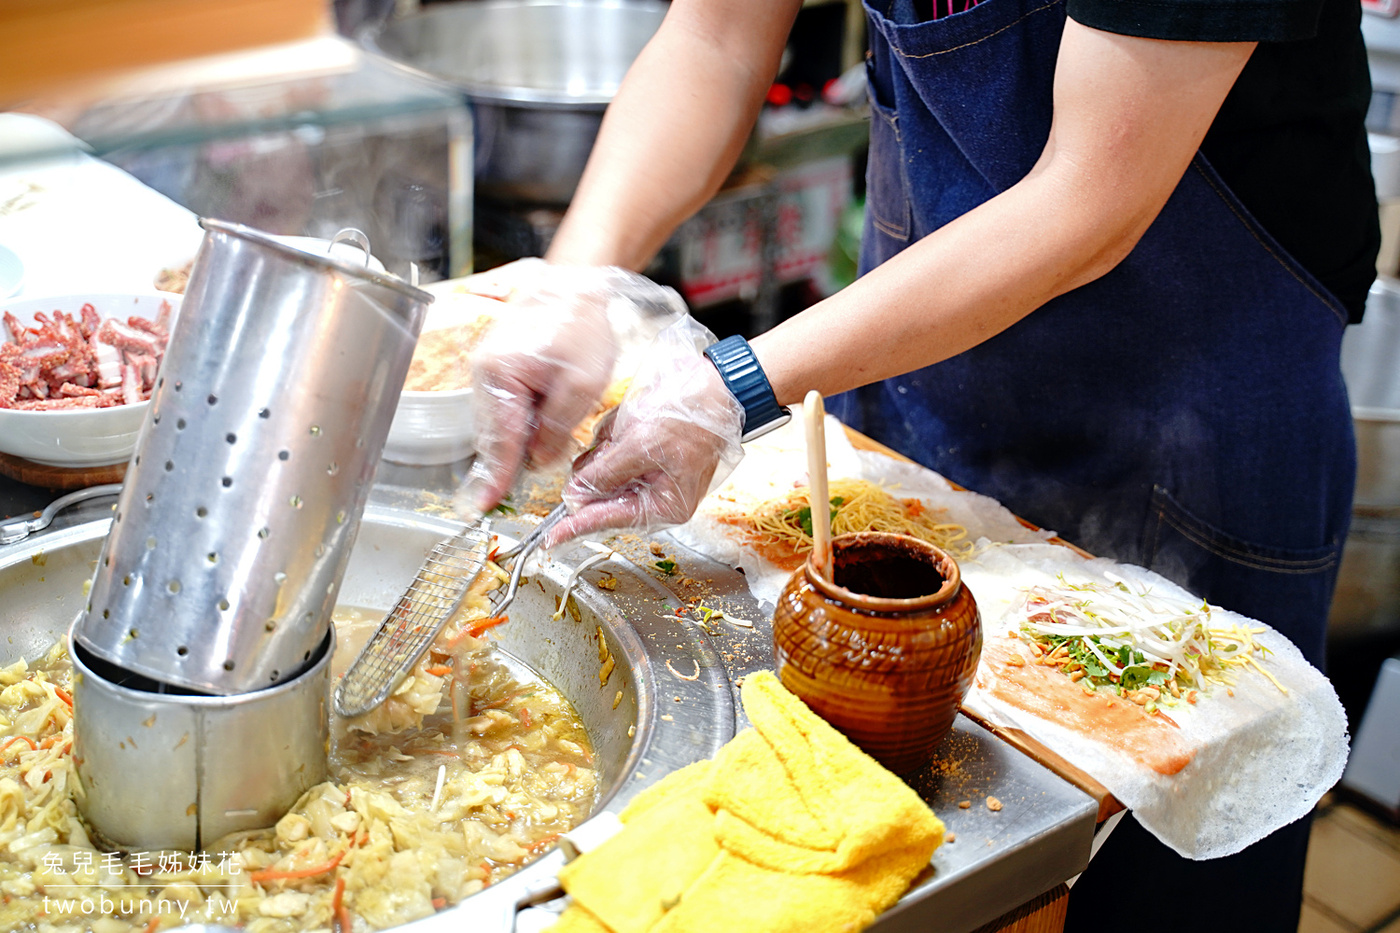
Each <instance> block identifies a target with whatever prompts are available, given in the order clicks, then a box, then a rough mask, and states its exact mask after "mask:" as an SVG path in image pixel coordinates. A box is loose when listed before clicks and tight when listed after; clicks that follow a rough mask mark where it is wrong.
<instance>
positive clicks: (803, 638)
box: [773, 532, 982, 774]
mask: <svg viewBox="0 0 1400 933" xmlns="http://www.w3.org/2000/svg"><path fill="white" fill-rule="evenodd" d="M832 550H833V552H834V557H835V560H834V569H835V573H834V574H833V576H834V577H835V579H834V580H828V579H825V578H823V577H822V575H821V574H820V573H819V572H818V571H817V569H816V568H815V567H814V566H813V565H812V562H811V561H810V560H808V561H807V563H806V565H805V566H803V567H802V568H801V569H800V570H798V571H797V572H796V573H794V574H793V576H792V579H790V580H789V581H788V584H787V586H786V587H784V589H783V593H782V595H781V596H780V597H779V598H778V608H777V611H776V613H775V614H774V616H773V654H774V658H775V661H776V667H777V674H778V677H779V679H780V680H781V681H782V682H783V686H785V687H786V688H787V689H788V690H791V691H792V692H793V693H794V694H796V695H797V696H798V697H800V698H801V699H802V700H803V702H805V703H806V704H807V705H808V706H809V707H811V709H812V710H813V711H814V712H815V713H817V715H819V716H821V717H822V718H823V719H825V720H826V721H827V722H829V723H831V724H832V725H833V726H835V727H836V728H837V729H839V730H840V731H841V732H843V733H844V734H845V735H846V737H847V738H849V739H850V740H851V741H852V742H854V743H855V744H856V745H858V746H860V747H861V748H862V749H864V750H865V751H866V752H867V753H868V754H869V755H870V756H871V757H872V758H874V759H875V760H877V761H879V762H880V763H881V764H883V765H884V766H885V767H887V768H889V769H890V770H891V771H893V772H894V773H896V774H908V773H910V772H913V771H916V770H918V768H919V767H921V766H922V765H924V764H925V763H927V762H928V761H929V760H930V759H931V758H932V757H933V752H934V749H936V748H937V747H938V744H939V743H940V742H942V741H943V739H944V738H945V737H946V736H947V735H948V733H949V732H950V731H951V730H952V728H953V718H954V717H955V716H956V715H957V712H958V707H959V706H960V705H961V703H962V701H963V698H964V697H965V696H967V691H968V689H969V688H970V687H971V686H972V676H973V674H974V673H975V672H976V670H977V660H978V658H979V656H980V655H981V653H982V618H981V615H980V614H979V613H978V611H977V602H976V601H975V600H974V599H973V597H972V593H971V592H969V591H968V589H967V587H965V586H963V585H962V575H961V574H960V573H959V571H958V565H957V563H956V562H955V561H954V560H953V558H952V557H950V556H949V555H948V554H947V553H946V552H944V551H943V550H941V549H940V548H937V547H935V546H933V545H932V544H929V543H928V542H926V541H922V540H920V539H918V538H912V537H909V536H907V535H897V534H884V533H880V532H861V533H857V534H847V535H838V536H837V537H836V538H834V539H833V540H832Z"/></svg>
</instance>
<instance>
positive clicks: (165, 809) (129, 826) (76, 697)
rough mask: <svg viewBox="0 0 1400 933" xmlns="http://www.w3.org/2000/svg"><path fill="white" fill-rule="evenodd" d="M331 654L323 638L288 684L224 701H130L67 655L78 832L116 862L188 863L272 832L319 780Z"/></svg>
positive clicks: (128, 694)
mask: <svg viewBox="0 0 1400 933" xmlns="http://www.w3.org/2000/svg"><path fill="white" fill-rule="evenodd" d="M334 650H335V644H334V633H331V634H329V635H328V636H327V638H326V641H325V643H324V644H322V645H321V646H319V647H318V649H317V651H316V654H315V655H313V658H312V665H311V667H310V668H309V669H307V670H305V671H303V672H302V673H301V674H299V675H298V676H297V677H295V678H294V679H292V680H290V681H288V682H286V683H281V684H278V685H277V686H275V687H270V688H268V689H266V690H257V691H254V692H252V693H243V694H239V695H238V696H229V697H222V696H215V697H211V696H187V695H178V694H169V693H152V692H150V691H148V690H141V689H132V688H131V687H128V686H124V685H122V684H121V683H119V682H117V681H116V680H112V679H108V678H109V677H116V678H120V677H121V676H122V675H121V672H119V671H113V670H112V669H110V668H106V667H104V665H102V664H101V663H99V662H97V661H95V660H94V659H92V658H91V657H89V656H86V655H85V654H84V652H83V651H82V649H81V648H78V649H76V650H74V651H73V652H72V657H73V669H74V674H75V676H74V678H73V716H74V718H73V762H74V767H75V769H76V771H77V776H78V786H77V789H76V790H75V798H76V801H77V803H78V806H79V808H80V809H81V810H82V813H83V817H84V819H86V820H87V824H88V826H89V828H90V829H92V830H93V832H95V833H96V834H97V836H98V837H100V839H101V841H102V842H103V843H104V844H105V845H106V846H108V847H111V848H116V849H122V850H124V851H128V852H137V851H146V852H154V851H158V850H172V849H175V850H183V851H186V852H193V851H196V850H198V849H201V848H208V847H209V846H212V845H213V844H214V843H215V842H216V841H217V840H218V839H219V838H220V837H222V836H225V835H227V834H229V833H232V832H238V831H241V830H247V829H260V828H262V827H264V826H271V825H272V824H273V823H275V822H277V820H278V819H279V818H281V816H282V814H284V813H286V812H287V810H289V809H291V807H292V805H293V804H295V803H296V802H297V799H298V798H299V797H300V796H301V795H302V794H303V793H305V792H306V791H307V790H309V789H310V788H312V787H314V786H315V785H317V784H319V783H320V782H321V781H323V780H325V779H326V754H327V749H328V747H329V746H330V710H329V708H328V706H329V700H330V670H331V654H332V653H333V652H334ZM96 668H101V670H98V669H96Z"/></svg>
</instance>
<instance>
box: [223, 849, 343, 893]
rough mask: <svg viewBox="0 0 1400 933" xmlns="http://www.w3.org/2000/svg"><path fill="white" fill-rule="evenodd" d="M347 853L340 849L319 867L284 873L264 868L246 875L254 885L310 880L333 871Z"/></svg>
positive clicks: (313, 866) (291, 870)
mask: <svg viewBox="0 0 1400 933" xmlns="http://www.w3.org/2000/svg"><path fill="white" fill-rule="evenodd" d="M348 851H350V850H349V848H348V847H347V848H345V849H342V850H341V852H340V854H339V855H337V856H336V857H335V858H333V859H331V860H330V861H329V862H325V863H323V864H321V865H312V866H311V867H310V868H293V869H289V870H286V871H279V870H277V869H275V868H265V869H263V870H262V871H255V872H251V873H249V875H248V880H249V881H251V882H253V883H254V884H260V883H262V882H264V881H293V880H295V879H297V878H311V877H314V876H316V875H324V874H326V873H327V872H332V871H335V868H336V866H337V865H339V864H340V860H341V859H343V858H345V853H346V852H348Z"/></svg>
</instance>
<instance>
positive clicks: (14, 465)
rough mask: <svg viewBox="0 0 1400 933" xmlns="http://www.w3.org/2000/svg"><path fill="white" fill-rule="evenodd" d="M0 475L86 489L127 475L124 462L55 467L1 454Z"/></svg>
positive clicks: (36, 483) (44, 486)
mask: <svg viewBox="0 0 1400 933" xmlns="http://www.w3.org/2000/svg"><path fill="white" fill-rule="evenodd" d="M0 476H7V477H9V478H10V479H13V480H18V481H19V482H21V483H26V484H28V485H30V486H38V487H40V488H42V489H63V490H69V489H86V488H87V487H89V486H99V485H101V484H103V483H120V482H121V481H122V479H123V478H124V477H125V476H126V463H125V462H123V463H113V464H109V465H107V466H92V467H56V466H45V465H43V464H42V463H34V462H32V461H29V460H24V459H22V458H20V457H12V456H10V455H9V454H0Z"/></svg>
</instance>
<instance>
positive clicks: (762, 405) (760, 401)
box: [705, 335, 792, 441]
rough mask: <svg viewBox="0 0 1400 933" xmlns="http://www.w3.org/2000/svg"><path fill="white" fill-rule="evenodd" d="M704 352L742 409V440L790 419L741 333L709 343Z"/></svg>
mask: <svg viewBox="0 0 1400 933" xmlns="http://www.w3.org/2000/svg"><path fill="white" fill-rule="evenodd" d="M705 356H707V357H709V360H710V362H711V363H713V364H714V365H715V369H717V370H719V377H720V378H721V379H723V380H724V384H725V386H727V387H728V388H729V391H730V392H732V393H733V394H734V397H735V398H736V399H738V401H739V405H740V407H742V408H743V410H744V432H743V440H745V441H750V440H753V439H754V438H755V437H759V436H761V435H763V434H767V433H768V432H769V431H772V430H773V429H775V428H779V427H782V426H783V425H784V424H786V423H787V422H788V421H789V420H791V418H792V412H790V411H788V409H786V408H784V407H783V406H782V405H779V404H778V397H777V395H775V394H774V392H773V386H772V385H771V384H770V383H769V382H768V377H767V376H766V375H764V373H763V367H762V366H760V365H759V364H758V357H757V356H755V355H754V352H753V347H751V346H749V342H748V341H747V340H745V339H744V338H743V337H740V336H737V335H736V336H733V337H725V338H724V339H723V340H720V341H718V342H716V343H712V344H710V345H709V346H708V347H706V348H705Z"/></svg>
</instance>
